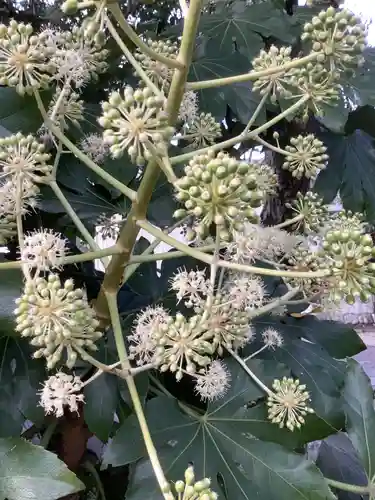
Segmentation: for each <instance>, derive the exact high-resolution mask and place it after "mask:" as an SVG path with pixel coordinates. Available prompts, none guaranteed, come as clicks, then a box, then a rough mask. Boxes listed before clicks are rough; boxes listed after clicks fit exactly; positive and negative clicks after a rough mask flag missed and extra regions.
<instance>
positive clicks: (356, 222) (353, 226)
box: [327, 210, 367, 233]
mask: <svg viewBox="0 0 375 500" xmlns="http://www.w3.org/2000/svg"><path fill="white" fill-rule="evenodd" d="M327 228H329V231H357V232H360V233H364V232H365V231H366V228H367V224H366V222H365V221H364V216H363V214H362V213H359V212H352V211H351V210H340V212H337V213H335V214H334V215H333V216H332V217H331V218H330V220H329V225H328V224H327Z"/></svg>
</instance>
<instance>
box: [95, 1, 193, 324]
mask: <svg viewBox="0 0 375 500" xmlns="http://www.w3.org/2000/svg"><path fill="white" fill-rule="evenodd" d="M201 8H202V0H191V2H190V7H189V12H188V15H187V17H186V19H185V23H184V30H183V34H182V40H181V47H180V52H179V54H178V56H177V60H178V61H179V62H180V63H181V64H182V66H183V68H181V69H176V70H175V72H174V76H173V79H172V82H171V86H170V91H169V96H168V99H167V106H166V109H167V113H168V118H169V125H171V126H174V124H175V122H176V120H177V117H178V112H179V109H180V105H181V101H182V97H183V94H184V86H185V82H186V78H187V74H188V71H189V67H190V63H191V59H192V55H193V51H194V46H195V36H196V32H197V28H198V24H199V17H200V12H201ZM159 172H160V169H159V167H158V164H157V162H156V161H155V160H151V161H150V162H149V164H148V165H147V168H146V170H145V172H144V175H143V177H142V180H141V183H140V186H139V189H138V192H137V200H136V202H134V204H133V206H132V209H131V211H130V213H129V215H128V217H127V220H126V223H125V224H124V226H123V227H122V229H121V231H120V235H119V238H118V242H117V243H118V245H119V246H121V248H123V253H122V254H120V255H115V256H114V257H113V258H112V260H111V262H110V263H109V266H108V268H107V270H106V274H105V277H104V280H103V284H102V287H101V290H100V292H99V295H98V298H97V300H96V306H95V308H96V311H97V314H98V316H99V318H100V319H101V320H102V322H103V323H105V322H108V306H107V301H106V298H105V294H106V292H111V293H113V292H115V291H116V292H117V290H118V288H119V287H120V286H121V285H122V283H123V282H124V281H123V280H124V278H123V276H124V269H125V266H126V265H127V264H128V262H129V260H130V257H131V253H132V250H133V247H134V244H135V242H136V239H137V235H138V232H139V226H138V225H137V223H136V221H137V219H144V218H145V216H146V212H147V206H148V204H149V202H150V199H151V196H152V193H153V190H154V187H155V184H156V181H157V179H158V177H159Z"/></svg>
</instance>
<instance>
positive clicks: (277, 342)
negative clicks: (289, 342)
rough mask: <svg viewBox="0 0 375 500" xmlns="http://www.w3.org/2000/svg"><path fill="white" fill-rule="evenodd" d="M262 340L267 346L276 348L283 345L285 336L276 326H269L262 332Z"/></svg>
mask: <svg viewBox="0 0 375 500" xmlns="http://www.w3.org/2000/svg"><path fill="white" fill-rule="evenodd" d="M262 340H263V343H264V345H265V346H266V347H269V348H270V349H273V350H275V349H276V348H277V347H281V346H282V345H283V337H282V335H281V333H280V332H278V331H277V330H276V329H275V328H272V327H269V328H266V329H265V330H264V331H263V332H262Z"/></svg>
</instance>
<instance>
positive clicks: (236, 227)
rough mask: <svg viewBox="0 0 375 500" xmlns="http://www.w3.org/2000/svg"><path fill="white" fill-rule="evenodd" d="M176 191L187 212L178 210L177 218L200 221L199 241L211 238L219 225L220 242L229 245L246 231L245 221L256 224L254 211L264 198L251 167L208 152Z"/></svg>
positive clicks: (187, 170)
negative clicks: (186, 217) (240, 232)
mask: <svg viewBox="0 0 375 500" xmlns="http://www.w3.org/2000/svg"><path fill="white" fill-rule="evenodd" d="M175 187H176V190H177V194H176V197H177V199H178V200H179V201H180V202H182V203H184V205H185V209H180V210H177V211H176V212H175V213H174V217H176V218H178V219H179V218H181V217H185V216H186V215H188V214H189V215H193V216H194V217H196V218H197V219H199V222H198V223H197V224H196V225H195V226H194V228H193V229H194V231H195V233H196V234H197V235H198V236H199V237H200V238H204V237H205V236H208V234H209V231H210V228H211V226H212V225H213V224H216V226H217V230H218V232H219V235H220V238H221V239H222V240H223V241H230V240H231V239H232V233H233V231H242V230H243V227H244V225H243V223H244V222H245V221H250V222H256V221H257V214H256V211H255V208H256V207H259V206H260V204H261V201H262V198H263V193H262V191H260V190H259V189H258V186H257V176H256V175H255V174H254V173H252V172H251V167H250V165H249V164H248V163H246V162H242V161H237V160H236V159H235V158H232V157H230V156H228V155H227V154H225V153H219V154H218V155H217V156H215V153H214V152H213V151H209V152H207V154H204V155H197V156H195V157H194V158H193V159H192V160H191V161H190V162H189V164H188V165H187V166H186V167H185V176H184V177H182V178H181V179H179V180H178V181H177V182H176V185H175Z"/></svg>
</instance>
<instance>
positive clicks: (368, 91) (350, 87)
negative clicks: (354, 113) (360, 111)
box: [344, 47, 375, 106]
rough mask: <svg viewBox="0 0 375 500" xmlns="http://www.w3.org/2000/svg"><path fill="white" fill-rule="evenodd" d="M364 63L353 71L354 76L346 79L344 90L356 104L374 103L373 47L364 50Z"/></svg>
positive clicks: (374, 70) (374, 65)
mask: <svg viewBox="0 0 375 500" xmlns="http://www.w3.org/2000/svg"><path fill="white" fill-rule="evenodd" d="M364 58H365V64H364V65H363V66H362V67H361V68H360V69H359V70H357V71H356V72H355V76H354V77H353V78H350V79H348V80H346V82H345V85H344V91H345V94H346V96H347V97H348V99H349V100H350V101H351V102H352V103H354V104H356V105H358V106H364V105H365V104H370V105H371V106H374V105H375V85H374V83H375V48H374V47H368V48H367V49H365V51H364Z"/></svg>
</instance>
